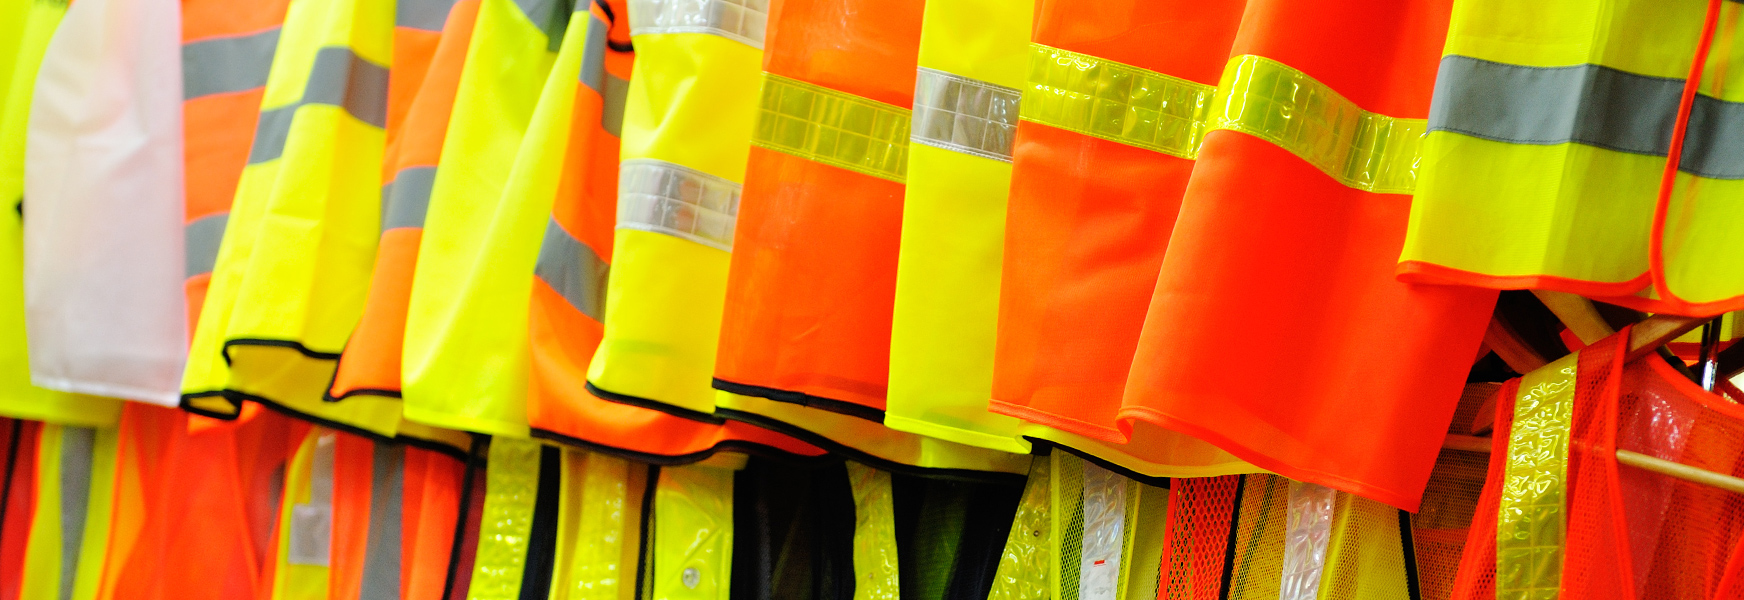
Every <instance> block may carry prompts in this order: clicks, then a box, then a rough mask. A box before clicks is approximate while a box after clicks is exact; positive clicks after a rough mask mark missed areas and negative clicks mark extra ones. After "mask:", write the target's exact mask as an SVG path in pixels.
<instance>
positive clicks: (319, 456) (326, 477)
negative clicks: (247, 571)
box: [285, 431, 339, 567]
mask: <svg viewBox="0 0 1744 600" xmlns="http://www.w3.org/2000/svg"><path fill="white" fill-rule="evenodd" d="M315 435H317V436H318V437H316V438H315V450H314V455H313V456H312V457H311V458H310V460H309V501H308V502H305V503H300V504H293V505H291V527H290V529H291V531H290V538H291V539H290V540H289V542H290V543H289V544H288V545H289V548H288V550H289V551H288V552H287V553H286V554H287V556H286V557H285V562H287V563H289V564H293V565H315V566H321V567H325V566H328V564H329V563H330V562H331V560H332V550H333V467H334V465H333V454H334V450H335V448H336V447H337V446H338V444H339V438H338V435H337V434H335V433H333V432H332V431H317V432H316V433H315Z"/></svg>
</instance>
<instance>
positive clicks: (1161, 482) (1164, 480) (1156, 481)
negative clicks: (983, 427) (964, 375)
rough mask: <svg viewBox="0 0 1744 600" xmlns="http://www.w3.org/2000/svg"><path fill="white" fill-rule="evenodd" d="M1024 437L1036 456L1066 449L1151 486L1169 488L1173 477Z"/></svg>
mask: <svg viewBox="0 0 1744 600" xmlns="http://www.w3.org/2000/svg"><path fill="white" fill-rule="evenodd" d="M1023 439H1025V440H1029V443H1030V446H1029V447H1030V454H1034V455H1036V456H1047V455H1048V454H1049V453H1051V452H1053V451H1054V449H1056V448H1058V449H1060V450H1063V451H1065V452H1066V453H1067V454H1070V455H1072V456H1076V457H1078V458H1082V459H1084V461H1085V462H1089V463H1091V464H1094V465H1096V466H1098V467H1102V468H1104V469H1107V470H1109V471H1113V472H1114V473H1116V474H1118V475H1120V476H1121V477H1125V478H1127V479H1131V480H1133V481H1137V482H1139V483H1142V484H1145V485H1148V486H1151V487H1158V488H1163V489H1169V482H1170V480H1171V479H1172V478H1169V477H1154V476H1151V475H1145V474H1143V473H1139V472H1137V471H1134V470H1132V469H1128V468H1126V467H1122V466H1120V465H1117V464H1114V463H1111V462H1108V461H1107V460H1104V459H1102V458H1100V457H1097V456H1096V455H1094V454H1091V453H1089V452H1085V451H1083V450H1079V449H1077V448H1073V447H1071V446H1067V445H1065V444H1061V443H1058V442H1053V441H1049V440H1044V439H1041V438H1035V437H1030V436H1027V435H1026V436H1023Z"/></svg>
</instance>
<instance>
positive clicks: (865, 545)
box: [847, 462, 901, 600]
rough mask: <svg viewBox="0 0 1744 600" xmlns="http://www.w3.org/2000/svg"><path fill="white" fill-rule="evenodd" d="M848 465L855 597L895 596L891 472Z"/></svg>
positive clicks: (869, 599)
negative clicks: (852, 519)
mask: <svg viewBox="0 0 1744 600" xmlns="http://www.w3.org/2000/svg"><path fill="white" fill-rule="evenodd" d="M847 467H848V486H849V488H850V489H851V490H853V494H854V583H855V585H854V600H896V599H897V598H899V597H900V596H899V593H900V591H901V585H900V581H899V580H900V573H899V571H898V570H897V559H896V507H895V504H894V499H893V496H892V493H893V490H892V489H891V487H890V473H888V472H885V471H880V470H878V469H874V468H872V467H868V466H866V465H862V464H860V463H856V462H850V463H848V464H847Z"/></svg>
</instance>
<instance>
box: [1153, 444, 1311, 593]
mask: <svg viewBox="0 0 1744 600" xmlns="http://www.w3.org/2000/svg"><path fill="white" fill-rule="evenodd" d="M1286 487H1287V486H1286ZM1241 488H1242V476H1240V475H1226V476H1223V477H1195V478H1191V479H1176V480H1174V481H1173V482H1172V483H1171V484H1170V488H1169V491H1170V498H1169V518H1168V524H1167V525H1166V527H1167V529H1168V533H1167V534H1166V537H1165V539H1164V556H1163V560H1164V563H1165V568H1166V569H1167V575H1166V576H1165V578H1164V582H1163V584H1162V585H1159V586H1157V598H1158V599H1159V600H1161V599H1168V600H1218V598H1219V597H1220V593H1221V591H1222V588H1223V574H1224V563H1225V561H1226V559H1227V558H1228V556H1227V554H1228V550H1229V538H1230V535H1229V534H1230V528H1231V526H1232V525H1233V524H1234V523H1233V521H1234V517H1235V510H1236V504H1237V502H1238V500H1239V496H1240V495H1241ZM1280 564H1282V563H1281V561H1280Z"/></svg>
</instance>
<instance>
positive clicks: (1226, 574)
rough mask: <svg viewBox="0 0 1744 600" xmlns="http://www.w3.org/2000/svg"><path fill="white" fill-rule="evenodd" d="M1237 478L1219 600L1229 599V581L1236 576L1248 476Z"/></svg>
mask: <svg viewBox="0 0 1744 600" xmlns="http://www.w3.org/2000/svg"><path fill="white" fill-rule="evenodd" d="M1236 478H1237V479H1236V480H1235V506H1234V507H1233V508H1231V509H1230V510H1229V540H1227V541H1225V542H1224V545H1223V577H1222V581H1221V582H1219V583H1218V584H1217V598H1218V600H1229V582H1230V579H1231V578H1232V577H1234V576H1235V539H1236V537H1237V536H1236V534H1238V533H1240V532H1241V499H1242V498H1241V497H1242V496H1243V495H1245V494H1246V493H1247V476H1246V475H1236Z"/></svg>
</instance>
